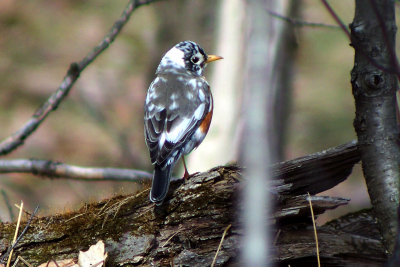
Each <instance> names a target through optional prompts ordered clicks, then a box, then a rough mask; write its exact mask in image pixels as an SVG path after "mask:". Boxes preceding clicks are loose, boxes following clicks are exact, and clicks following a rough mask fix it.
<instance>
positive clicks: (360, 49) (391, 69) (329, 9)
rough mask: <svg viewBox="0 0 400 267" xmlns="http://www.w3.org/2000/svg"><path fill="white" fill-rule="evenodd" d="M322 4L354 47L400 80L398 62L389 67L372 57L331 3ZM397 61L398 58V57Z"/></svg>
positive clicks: (375, 64) (324, 1) (377, 66)
mask: <svg viewBox="0 0 400 267" xmlns="http://www.w3.org/2000/svg"><path fill="white" fill-rule="evenodd" d="M321 2H322V4H323V5H324V6H325V8H326V10H328V12H329V14H330V15H331V16H332V18H333V19H334V20H335V21H336V23H337V24H338V25H339V26H340V28H341V29H342V31H343V32H344V33H345V34H346V36H347V38H348V39H349V41H350V42H351V45H352V46H353V47H354V49H356V50H357V51H359V52H360V54H362V55H363V56H364V57H365V58H367V59H368V61H369V62H370V63H371V64H372V65H374V66H375V67H376V68H378V69H380V70H382V71H384V72H387V73H391V74H396V75H397V77H398V78H399V80H400V70H399V68H398V63H396V64H395V65H394V69H393V68H387V67H386V66H383V65H382V64H380V63H378V62H377V61H376V60H375V59H373V58H372V57H370V56H369V55H368V54H367V53H366V51H364V49H363V48H361V47H360V45H359V44H358V43H357V41H356V40H355V39H354V38H352V35H351V33H350V31H349V29H348V28H347V26H346V25H345V24H344V23H343V21H342V20H341V19H340V18H339V16H338V15H337V13H336V12H335V11H334V10H333V8H332V7H331V6H330V5H329V3H328V2H327V1H326V0H321ZM396 61H397V59H396Z"/></svg>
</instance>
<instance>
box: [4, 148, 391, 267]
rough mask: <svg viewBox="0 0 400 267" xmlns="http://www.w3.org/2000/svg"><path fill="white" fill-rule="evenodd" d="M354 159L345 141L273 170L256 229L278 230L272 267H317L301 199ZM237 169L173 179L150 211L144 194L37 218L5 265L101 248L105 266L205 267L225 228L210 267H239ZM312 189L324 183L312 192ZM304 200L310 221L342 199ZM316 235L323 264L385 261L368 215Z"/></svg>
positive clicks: (8, 229)
mask: <svg viewBox="0 0 400 267" xmlns="http://www.w3.org/2000/svg"><path fill="white" fill-rule="evenodd" d="M358 161H359V154H358V150H357V144H356V143H355V142H351V143H349V144H346V145H344V146H339V147H337V148H334V149H329V150H326V151H323V152H319V153H316V154H312V155H309V156H306V157H302V158H299V159H296V160H292V161H288V162H283V163H279V164H276V165H274V166H272V170H271V171H272V172H271V173H273V174H274V175H273V176H274V193H273V197H276V199H277V201H276V202H277V203H278V206H277V207H276V212H275V213H274V215H273V217H272V218H270V220H269V221H267V222H265V224H266V226H267V225H268V224H271V223H274V224H275V225H276V228H277V229H278V230H277V232H276V233H275V234H274V236H275V246H276V253H274V258H273V261H274V262H276V263H279V264H280V265H281V266H287V264H290V265H291V266H310V265H308V264H310V263H313V262H316V256H315V241H314V234H313V231H312V224H311V218H310V208H309V204H308V196H307V194H305V193H304V192H306V191H309V190H310V191H311V190H313V191H314V192H315V193H317V192H318V191H324V190H325V189H326V188H327V187H333V186H334V185H336V184H338V183H340V182H341V181H343V179H345V178H346V177H347V175H348V174H349V173H350V172H351V169H352V167H353V165H354V164H355V163H357V162H358ZM318 162H320V163H321V164H318ZM341 162H343V164H341ZM315 170H318V171H316V172H315ZM337 170H342V171H341V172H340V171H339V172H338V171H337ZM242 171H243V169H242V168H240V167H238V166H236V165H227V166H221V167H216V168H214V169H211V170H210V171H208V172H205V173H200V174H196V175H194V176H193V177H191V178H190V179H189V180H188V181H187V182H186V183H185V182H183V181H182V180H176V181H173V182H172V183H171V189H170V193H169V195H168V197H167V199H166V201H165V203H164V204H163V205H162V206H159V207H157V206H154V204H152V203H150V202H149V200H148V194H149V190H148V189H146V190H144V191H142V192H140V193H138V194H136V195H129V196H116V197H114V198H112V199H108V200H104V201H101V202H99V203H92V204H87V205H84V206H83V207H82V208H81V209H80V210H78V211H74V212H67V213H64V214H58V215H54V216H49V217H42V218H36V219H34V220H33V222H32V224H31V226H30V228H29V230H28V231H27V233H26V234H25V236H24V237H23V239H22V240H21V241H20V243H18V245H17V246H16V248H15V251H14V254H13V255H14V256H13V260H15V257H17V256H21V257H23V258H24V259H25V260H27V261H28V262H29V263H30V264H33V265H38V264H41V263H45V262H47V261H49V260H50V259H55V260H60V259H70V258H77V255H78V252H79V250H87V249H88V247H89V246H90V245H93V244H95V243H96V242H97V241H98V240H103V241H104V242H105V244H106V250H107V252H108V255H109V257H108V266H117V265H118V266H209V265H210V264H211V262H212V261H213V258H214V256H215V254H216V251H217V248H218V246H219V244H220V242H221V237H222V234H223V232H224V231H225V229H227V227H228V226H229V225H231V227H230V229H229V231H228V232H227V235H226V236H225V238H224V240H223V242H222V246H221V250H220V251H219V253H218V255H217V258H216V265H215V266H233V265H237V264H240V263H239V258H238V254H239V253H238V252H239V250H240V248H241V244H242V242H241V240H242V239H241V238H242V224H241V221H240V220H238V219H237V218H239V217H238V215H239V214H240V212H241V208H242V206H243V205H242V203H240V202H239V198H238V193H239V192H240V191H241V190H242V187H243V184H244V183H241V181H242V180H243V179H246V178H245V177H242V176H241V173H242ZM321 173H324V175H321ZM338 173H339V174H338ZM340 173H341V174H340ZM338 177H339V178H338ZM325 180H330V181H331V182H330V183H326V182H325ZM319 184H323V186H322V187H321V189H320V190H318V189H317V188H318V185H319ZM328 184H329V186H328ZM311 200H312V203H313V209H314V213H315V214H316V216H318V214H321V213H323V212H324V211H325V210H327V209H333V208H336V207H338V206H340V205H345V204H347V203H348V201H349V200H348V199H343V198H335V197H328V196H326V197H325V196H311ZM23 226H24V223H23V224H22V227H23ZM14 230H15V223H5V224H0V252H1V253H5V252H6V250H7V248H8V247H9V246H10V242H11V240H12V237H13V235H14ZM317 231H318V235H319V242H320V248H321V249H320V256H321V259H322V263H323V266H351V265H353V266H357V264H364V263H365V265H362V266H379V265H381V264H382V262H384V261H385V260H386V256H385V254H384V248H383V246H382V244H381V242H380V234H379V231H378V230H377V227H376V222H375V219H374V218H373V217H372V216H371V212H370V211H362V212H359V213H356V214H353V215H349V216H346V217H343V218H342V219H340V220H336V221H334V222H331V223H329V224H327V225H325V226H322V227H319V228H318V229H317ZM358 266H361V265H358Z"/></svg>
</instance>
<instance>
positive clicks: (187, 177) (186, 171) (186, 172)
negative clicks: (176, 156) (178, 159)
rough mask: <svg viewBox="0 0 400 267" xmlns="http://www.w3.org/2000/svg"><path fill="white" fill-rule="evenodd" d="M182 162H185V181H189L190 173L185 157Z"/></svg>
mask: <svg viewBox="0 0 400 267" xmlns="http://www.w3.org/2000/svg"><path fill="white" fill-rule="evenodd" d="M182 162H183V167H184V168H185V173H184V174H183V179H185V181H186V180H187V179H189V177H190V174H189V172H188V170H187V168H186V162H185V157H184V156H182Z"/></svg>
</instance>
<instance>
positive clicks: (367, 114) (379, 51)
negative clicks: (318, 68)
mask: <svg viewBox="0 0 400 267" xmlns="http://www.w3.org/2000/svg"><path fill="white" fill-rule="evenodd" d="M394 11H395V7H394V1H392V0H370V1H364V0H358V1H356V12H355V17H354V21H353V23H352V24H351V25H350V28H351V38H352V40H351V41H352V45H353V47H354V48H355V58H354V68H353V70H352V72H351V82H352V86H353V95H354V99H355V105H356V117H355V120H354V128H355V130H356V132H357V137H358V143H359V149H360V153H361V160H362V168H363V172H364V177H365V180H366V183H367V187H368V192H369V195H370V198H371V202H372V205H373V207H374V212H375V214H376V217H377V218H378V222H379V225H380V230H381V232H382V235H383V237H384V242H385V245H386V248H387V250H388V251H389V252H390V253H391V252H392V251H393V247H394V244H395V238H396V232H397V207H398V204H399V162H400V151H399V140H398V137H399V130H398V127H397V121H396V90H397V88H398V85H397V84H398V81H397V77H396V75H395V74H394V72H395V71H396V70H397V65H396V58H395V54H394V55H393V53H395V52H394V47H395V34H396V21H395V12H394ZM393 57H394V58H393Z"/></svg>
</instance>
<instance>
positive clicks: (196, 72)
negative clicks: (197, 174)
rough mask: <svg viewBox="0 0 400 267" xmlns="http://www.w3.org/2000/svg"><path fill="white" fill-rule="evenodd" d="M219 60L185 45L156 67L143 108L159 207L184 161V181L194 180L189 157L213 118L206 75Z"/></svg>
mask: <svg viewBox="0 0 400 267" xmlns="http://www.w3.org/2000/svg"><path fill="white" fill-rule="evenodd" d="M220 59H222V57H221V56H216V55H207V54H206V53H205V52H204V50H203V49H202V48H201V47H200V46H199V45H198V44H197V43H195V42H192V41H183V42H180V43H178V44H176V45H175V46H173V47H172V48H171V49H170V50H168V51H167V52H166V53H165V54H164V56H163V57H162V59H161V62H160V64H159V65H158V67H157V70H156V78H155V79H154V80H153V81H152V83H151V84H150V86H149V88H148V91H147V95H146V100H145V104H144V135H145V141H146V145H147V148H148V150H149V153H150V159H151V163H152V164H153V165H154V174H153V180H152V186H151V190H150V196H149V197H150V201H151V202H154V203H155V204H156V205H161V204H162V203H163V201H164V199H165V197H166V195H167V193H168V189H169V183H170V179H171V172H172V170H173V169H174V166H175V164H176V162H177V161H178V160H179V159H180V158H181V157H182V161H183V166H184V169H185V173H184V178H185V179H187V178H188V177H189V176H190V175H189V172H188V170H187V168H186V163H185V159H184V155H187V154H189V153H190V152H191V151H192V150H193V149H195V148H196V147H198V146H199V145H200V143H201V142H202V141H203V139H204V137H205V136H206V135H207V132H208V129H209V127H210V123H211V118H212V113H213V98H212V94H211V91H210V86H209V84H208V82H207V80H206V79H205V78H204V76H203V72H204V69H205V68H206V66H207V63H210V62H212V61H216V60H220Z"/></svg>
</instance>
